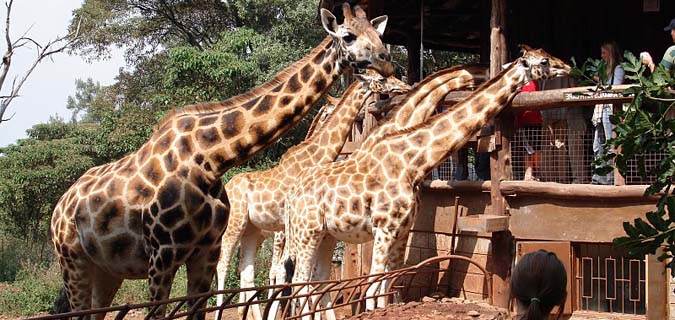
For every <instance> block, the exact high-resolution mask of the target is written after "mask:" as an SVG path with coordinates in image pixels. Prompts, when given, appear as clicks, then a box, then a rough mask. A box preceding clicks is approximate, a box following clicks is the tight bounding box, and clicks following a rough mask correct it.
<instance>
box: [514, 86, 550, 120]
mask: <svg viewBox="0 0 675 320" xmlns="http://www.w3.org/2000/svg"><path fill="white" fill-rule="evenodd" d="M537 90H538V88H537V83H536V82H535V81H530V82H529V83H528V84H526V85H525V86H523V87H522V88H520V92H533V91H537ZM542 122H544V119H543V118H542V117H541V112H539V110H524V111H518V112H516V128H520V127H522V126H524V125H538V124H541V123H542Z"/></svg>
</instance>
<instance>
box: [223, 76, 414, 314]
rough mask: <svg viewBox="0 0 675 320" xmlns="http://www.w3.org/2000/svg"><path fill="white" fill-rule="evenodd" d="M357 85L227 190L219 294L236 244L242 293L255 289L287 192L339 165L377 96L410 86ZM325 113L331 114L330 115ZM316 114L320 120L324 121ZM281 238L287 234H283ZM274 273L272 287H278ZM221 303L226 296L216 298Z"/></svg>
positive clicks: (373, 81) (369, 79)
mask: <svg viewBox="0 0 675 320" xmlns="http://www.w3.org/2000/svg"><path fill="white" fill-rule="evenodd" d="M354 77H355V78H356V79H357V81H356V82H354V83H352V84H351V85H350V86H349V87H348V88H347V89H346V90H345V92H344V94H343V96H342V98H341V99H340V100H339V102H338V103H337V104H336V105H335V108H334V109H333V110H332V111H330V114H329V115H328V116H327V118H326V119H324V120H323V121H319V124H318V125H316V127H315V128H314V129H313V132H312V133H310V134H309V136H310V137H309V138H307V139H305V140H304V141H302V142H301V143H300V144H298V145H296V146H293V147H291V148H290V149H289V150H288V151H287V152H286V153H285V154H284V155H283V156H282V157H281V159H280V160H279V164H278V165H277V166H275V167H273V168H271V169H268V170H263V171H255V172H245V173H241V174H238V175H235V176H234V177H232V179H230V181H228V182H227V184H226V185H225V191H226V192H227V195H228V197H229V200H230V220H229V222H228V227H227V230H226V231H225V233H224V234H223V238H222V243H221V257H220V261H219V262H218V267H217V273H218V275H217V279H218V290H223V289H224V288H225V276H226V274H227V267H228V265H229V264H230V259H231V257H232V254H233V253H234V250H235V247H236V245H237V243H241V246H240V250H239V256H240V259H239V268H238V269H239V272H240V276H241V277H240V280H241V285H240V287H241V288H250V287H253V286H255V283H254V280H255V270H254V263H255V255H256V252H257V250H258V247H260V245H261V244H262V241H263V240H264V239H265V238H267V237H269V236H270V234H269V233H268V232H264V231H283V229H284V225H283V217H284V215H283V208H284V203H283V200H284V199H285V197H286V191H287V186H289V185H291V184H292V183H293V182H294V181H295V179H296V178H297V177H298V176H299V175H300V174H301V173H302V172H303V171H304V170H307V169H308V168H311V167H313V166H317V165H320V164H324V163H329V162H332V161H333V160H335V158H336V157H337V156H338V154H339V152H340V150H341V149H342V146H343V145H344V143H345V141H346V139H347V135H348V134H349V130H350V129H351V127H352V123H353V122H354V120H355V118H356V114H357V113H358V112H359V110H360V109H361V106H362V105H363V104H364V102H365V101H366V100H367V99H368V98H369V97H370V96H371V95H372V94H374V93H379V94H393V95H395V94H400V93H404V92H407V91H408V90H409V89H410V86H409V85H407V84H406V83H405V82H403V81H401V80H399V79H397V78H395V77H394V76H390V77H388V78H383V77H381V76H380V75H378V74H376V73H375V72H372V73H367V74H366V75H360V74H354ZM326 111H327V110H326ZM321 116H322V114H318V115H317V117H321ZM282 234H283V233H282ZM279 236H280V235H278V236H276V237H275V247H274V251H275V252H274V254H273V259H272V263H273V265H276V262H277V261H278V257H279V256H280V255H281V249H283V248H281V249H279V246H280V245H282V244H283V242H280V241H281V240H282V239H283V238H279ZM273 277H274V272H270V281H272V283H274V278H273ZM253 294H254V292H242V293H241V297H240V299H239V301H246V300H248V299H249V298H252V297H253ZM217 297H218V299H217V303H218V305H220V304H221V303H222V299H223V297H222V295H220V294H219V295H218V296H217ZM252 311H253V317H254V319H261V315H260V308H258V306H257V305H256V306H253V309H252Z"/></svg>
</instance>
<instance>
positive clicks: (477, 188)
mask: <svg viewBox="0 0 675 320" xmlns="http://www.w3.org/2000/svg"><path fill="white" fill-rule="evenodd" d="M490 184H491V182H490V181H471V180H451V181H444V180H425V181H424V182H422V187H425V188H430V189H437V190H449V191H455V192H466V191H469V192H489V191H490V188H491V187H490Z"/></svg>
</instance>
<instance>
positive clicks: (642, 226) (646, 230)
mask: <svg viewBox="0 0 675 320" xmlns="http://www.w3.org/2000/svg"><path fill="white" fill-rule="evenodd" d="M634 223H635V227H636V228H637V229H638V231H640V233H641V234H643V235H645V236H648V237H651V236H654V235H656V234H657V233H658V232H657V231H656V230H655V229H654V228H653V227H652V226H650V225H649V224H648V223H646V222H645V221H644V220H642V218H635V220H634Z"/></svg>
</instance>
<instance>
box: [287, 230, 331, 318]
mask: <svg viewBox="0 0 675 320" xmlns="http://www.w3.org/2000/svg"><path fill="white" fill-rule="evenodd" d="M294 234H299V233H298V232H295V233H294ZM301 237H306V238H305V239H298V240H297V242H296V243H302V247H297V248H295V250H294V251H295V252H296V253H297V254H296V259H295V273H294V274H293V283H300V282H308V281H309V280H310V279H311V277H312V269H313V268H314V266H315V264H316V260H317V256H318V249H319V247H320V246H321V240H322V239H323V237H324V234H323V233H322V232H317V231H314V230H312V231H309V232H307V230H305V233H303V234H302V236H301ZM311 289H312V287H311V286H308V285H307V286H303V287H302V288H300V289H299V290H298V294H299V295H306V294H308V293H309V292H310V291H311ZM298 300H299V304H300V305H301V306H303V307H302V311H300V312H301V313H302V314H304V313H309V311H310V309H309V303H310V302H309V301H307V298H299V299H298ZM303 318H304V319H307V320H309V318H310V317H309V316H305V317H303Z"/></svg>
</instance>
